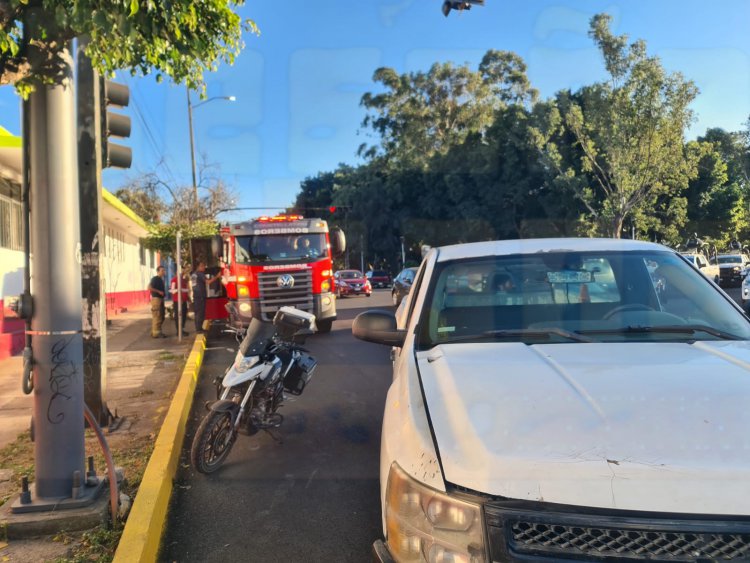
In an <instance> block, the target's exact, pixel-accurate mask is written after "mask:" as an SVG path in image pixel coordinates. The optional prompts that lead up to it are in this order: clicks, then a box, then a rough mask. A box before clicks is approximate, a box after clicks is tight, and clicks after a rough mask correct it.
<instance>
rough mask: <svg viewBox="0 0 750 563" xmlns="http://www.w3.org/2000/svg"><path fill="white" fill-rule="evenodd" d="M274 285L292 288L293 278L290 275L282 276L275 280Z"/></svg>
mask: <svg viewBox="0 0 750 563" xmlns="http://www.w3.org/2000/svg"><path fill="white" fill-rule="evenodd" d="M276 285H277V286H279V287H287V288H292V287H294V276H293V275H292V274H283V275H281V276H279V277H278V278H276Z"/></svg>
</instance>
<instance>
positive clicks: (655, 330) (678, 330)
mask: <svg viewBox="0 0 750 563" xmlns="http://www.w3.org/2000/svg"><path fill="white" fill-rule="evenodd" d="M577 332H579V333H581V334H695V333H696V332H705V333H706V334H710V335H711V336H715V337H716V338H719V339H721V340H743V339H742V338H740V337H739V336H737V335H735V334H731V333H729V332H724V331H723V330H719V329H716V328H713V327H710V326H706V325H667V326H639V325H629V326H624V327H622V328H603V329H592V330H581V331H577Z"/></svg>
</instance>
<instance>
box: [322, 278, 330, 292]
mask: <svg viewBox="0 0 750 563" xmlns="http://www.w3.org/2000/svg"><path fill="white" fill-rule="evenodd" d="M330 289H331V282H329V281H328V280H325V281H324V282H323V283H321V284H320V291H328V290H330Z"/></svg>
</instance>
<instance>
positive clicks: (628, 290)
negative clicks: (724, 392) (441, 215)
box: [419, 251, 750, 348]
mask: <svg viewBox="0 0 750 563" xmlns="http://www.w3.org/2000/svg"><path fill="white" fill-rule="evenodd" d="M427 299H428V302H427V303H426V305H425V309H424V313H423V315H422V317H421V319H420V340H419V345H420V348H429V347H432V346H435V345H437V344H443V343H450V342H466V341H472V340H476V341H477V342H479V341H487V340H488V338H493V335H494V334H496V335H497V339H498V340H502V341H504V342H507V341H512V340H515V341H520V342H525V343H527V344H538V343H540V342H541V341H549V342H561V343H562V342H567V343H575V342H580V341H582V340H584V339H581V340H579V339H577V338H576V336H586V337H587V338H586V339H585V340H591V341H594V342H625V341H634V340H638V341H656V342H685V341H695V340H726V339H740V340H747V339H750V321H748V319H747V318H746V317H745V316H744V315H743V314H742V313H741V312H740V311H738V310H737V309H736V308H735V307H734V306H733V305H732V304H731V302H730V301H729V300H728V299H727V298H726V297H725V296H724V295H723V294H722V293H721V292H720V291H718V290H717V289H716V288H715V287H714V286H713V285H712V284H711V283H709V282H708V281H707V280H706V278H705V277H703V276H702V275H701V274H699V273H698V272H696V271H695V270H694V269H693V268H691V267H690V266H689V265H687V264H685V262H684V261H683V260H681V259H680V257H679V256H677V255H676V254H674V253H671V252H658V251H648V252H646V251H639V252H596V253H593V252H592V253H589V252H575V253H573V252H567V253H545V254H544V255H539V254H534V255H531V254H529V255H512V256H492V257H486V258H484V257H483V258H476V259H468V260H456V261H452V262H445V263H439V264H438V265H437V266H436V272H435V274H434V276H433V281H432V282H431V287H430V288H429V290H428V297H427ZM540 336H544V338H542V339H540Z"/></svg>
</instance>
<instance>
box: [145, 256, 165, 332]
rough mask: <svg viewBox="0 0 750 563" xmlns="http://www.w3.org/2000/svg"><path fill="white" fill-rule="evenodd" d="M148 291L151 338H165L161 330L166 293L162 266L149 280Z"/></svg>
mask: <svg viewBox="0 0 750 563" xmlns="http://www.w3.org/2000/svg"><path fill="white" fill-rule="evenodd" d="M148 290H149V292H150V293H151V338H166V337H167V335H166V334H164V333H163V332H162V329H161V327H162V324H164V296H165V295H166V293H167V292H166V288H165V287H164V266H159V267H158V268H156V275H155V276H154V277H153V278H151V281H150V282H149V284H148Z"/></svg>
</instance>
